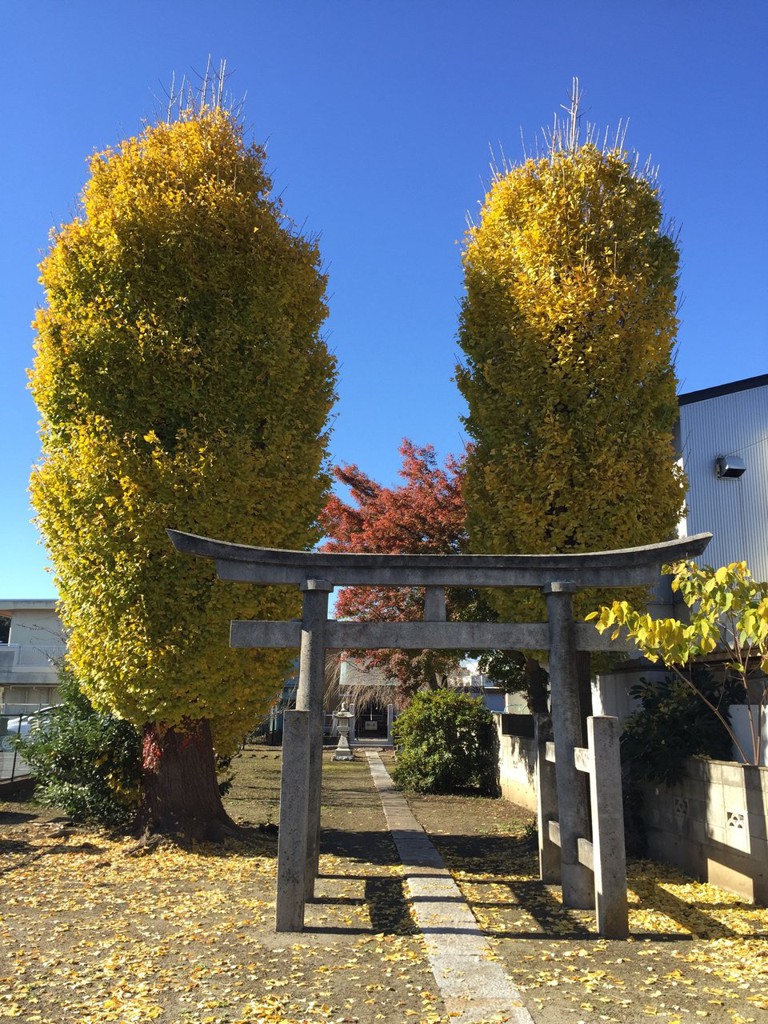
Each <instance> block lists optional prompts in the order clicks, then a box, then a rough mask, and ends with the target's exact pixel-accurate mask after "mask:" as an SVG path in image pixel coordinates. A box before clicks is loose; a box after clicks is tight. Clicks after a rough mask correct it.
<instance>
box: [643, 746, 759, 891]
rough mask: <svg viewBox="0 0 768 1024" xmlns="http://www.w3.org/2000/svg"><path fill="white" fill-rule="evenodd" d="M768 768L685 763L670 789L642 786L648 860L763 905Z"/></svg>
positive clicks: (733, 764) (695, 759)
mask: <svg viewBox="0 0 768 1024" xmlns="http://www.w3.org/2000/svg"><path fill="white" fill-rule="evenodd" d="M767 816H768V768H762V767H754V766H752V765H742V764H737V763H735V762H732V761H705V760H700V759H698V758H692V759H690V760H689V761H687V762H686V765H685V775H684V776H683V778H682V779H681V780H680V782H679V783H677V784H676V785H674V786H666V785H655V784H652V783H646V784H645V785H644V787H643V820H644V822H645V827H646V832H647V836H648V855H649V856H650V857H652V858H653V859H654V860H660V861H664V862H665V863H667V864H674V865H676V866H677V867H680V868H682V869H683V870H684V871H686V872H687V873H688V874H690V875H693V876H694V877H695V878H699V879H701V880H702V881H705V882H711V883H712V884H713V885H719V886H721V887H722V888H723V889H728V890H729V891H730V892H735V893H737V894H738V895H739V896H743V897H745V898H746V899H748V900H751V901H752V902H754V903H759V904H761V905H768V837H767V836H766V817H767Z"/></svg>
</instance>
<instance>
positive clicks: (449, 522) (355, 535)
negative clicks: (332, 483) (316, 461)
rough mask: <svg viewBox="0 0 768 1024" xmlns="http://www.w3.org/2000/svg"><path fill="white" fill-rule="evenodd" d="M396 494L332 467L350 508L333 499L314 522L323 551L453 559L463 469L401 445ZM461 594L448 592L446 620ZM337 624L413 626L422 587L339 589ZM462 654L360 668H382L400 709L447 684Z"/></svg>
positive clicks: (459, 543)
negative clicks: (349, 621) (343, 621)
mask: <svg viewBox="0 0 768 1024" xmlns="http://www.w3.org/2000/svg"><path fill="white" fill-rule="evenodd" d="M399 451H400V454H401V455H402V458H403V461H402V466H401V468H400V476H401V477H402V479H403V480H404V483H403V484H402V485H401V486H399V487H383V486H382V485H381V484H379V483H377V482H376V481H375V480H373V479H371V477H369V476H368V475H367V474H366V473H364V472H363V471H362V470H361V469H360V468H359V467H358V466H355V465H348V466H336V467H335V468H334V476H335V477H336V479H337V480H338V481H339V482H340V483H342V484H344V485H345V486H346V487H348V488H349V490H350V492H351V497H352V503H347V502H345V501H342V499H341V498H340V497H338V496H333V497H332V498H331V499H330V501H329V502H328V504H327V505H326V506H325V509H324V510H323V513H322V515H321V517H320V522H321V525H322V527H323V530H324V532H325V535H326V536H327V537H328V538H329V539H328V541H327V543H326V544H325V545H324V546H323V550H324V551H355V552H361V551H370V552H386V553H391V554H397V553H402V554H427V553H432V554H457V553H459V552H461V551H463V550H464V548H465V543H466V531H465V521H466V509H465V506H464V500H463V498H462V494H461V487H462V481H463V464H462V461H461V460H460V459H456V458H454V457H453V456H450V455H449V456H448V458H447V459H446V461H445V468H441V467H440V466H438V463H437V457H436V455H435V449H434V447H433V446H432V445H424V446H421V447H420V446H418V445H415V444H413V442H411V441H408V440H407V439H406V440H403V443H402V444H401V445H400V449H399ZM467 600H468V598H467V595H466V593H463V592H461V591H455V590H451V589H449V590H448V591H447V594H446V603H447V611H448V617H449V618H462V617H464V616H463V615H462V608H463V607H464V606H465V605H466V602H467ZM336 614H337V616H338V618H346V619H357V620H359V621H364V622H373V621H375V622H413V621H417V620H419V619H422V618H423V616H424V589H423V588H422V587H410V588H406V587H345V588H344V589H343V590H342V591H341V592H340V594H339V596H338V599H337V603H336ZM462 653H463V652H460V651H455V652H454V651H391V650H387V651H366V652H364V653H362V652H361V653H359V654H358V655H357V656H358V657H359V658H360V660H361V661H362V662H363V664H364V666H365V667H366V668H379V669H382V670H383V671H384V673H385V675H386V676H387V677H388V678H389V679H393V680H395V681H396V682H397V684H398V688H397V689H398V703H402V702H403V701H404V700H405V699H407V698H408V696H409V695H410V694H412V693H413V692H415V691H416V690H418V689H420V688H422V687H427V688H429V689H438V688H439V687H441V686H445V685H447V682H448V676H449V674H450V672H451V671H452V670H453V669H455V668H457V666H458V664H459V661H460V658H461V654H462Z"/></svg>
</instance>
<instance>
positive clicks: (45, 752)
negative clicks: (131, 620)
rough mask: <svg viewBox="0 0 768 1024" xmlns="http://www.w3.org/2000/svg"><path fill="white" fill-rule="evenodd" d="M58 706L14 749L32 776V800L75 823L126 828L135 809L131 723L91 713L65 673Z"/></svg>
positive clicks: (136, 772)
mask: <svg viewBox="0 0 768 1024" xmlns="http://www.w3.org/2000/svg"><path fill="white" fill-rule="evenodd" d="M59 695H60V697H61V700H62V703H61V704H60V705H59V706H58V707H57V709H56V710H55V711H54V712H53V713H52V714H51V715H50V717H49V718H48V719H47V720H46V721H45V723H44V724H43V721H42V720H41V724H40V726H39V727H38V728H36V729H33V731H32V732H31V733H30V735H29V736H28V737H27V738H26V739H24V740H21V741H20V742H19V744H18V749H19V753H20V754H21V755H22V757H23V758H24V760H25V761H26V762H27V763H28V764H29V765H30V767H31V768H32V769H33V771H34V774H35V776H36V782H37V785H36V788H35V799H36V800H38V801H39V802H40V803H41V804H43V805H45V806H47V807H60V808H61V809H62V810H63V811H65V812H66V813H67V814H68V815H69V816H70V817H71V818H72V819H73V820H74V821H79V822H95V823H98V824H101V825H110V826H125V825H128V824H130V823H131V822H132V821H133V819H134V818H135V816H136V811H137V809H138V805H139V797H140V791H139V779H140V766H141V737H140V736H139V734H138V733H137V731H136V730H135V729H134V728H133V726H132V725H130V723H128V722H125V721H123V720H122V719H119V718H116V717H115V716H114V715H109V714H100V713H99V712H97V711H95V710H94V708H93V705H92V704H91V702H90V701H89V700H88V698H87V697H85V696H84V694H83V693H82V692H81V691H80V688H79V686H78V684H77V680H76V679H75V678H74V676H73V675H72V674H71V673H70V672H67V671H63V672H62V673H61V675H60V678H59Z"/></svg>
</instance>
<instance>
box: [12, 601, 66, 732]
mask: <svg viewBox="0 0 768 1024" xmlns="http://www.w3.org/2000/svg"><path fill="white" fill-rule="evenodd" d="M56 604H57V602H56V601H55V600H52V599H51V600H40V601H34V600H15V601H14V600H8V599H6V600H0V617H1V618H4V619H8V620H10V630H9V631H8V638H7V641H6V642H5V643H0V710H1V711H2V712H3V713H5V714H18V713H19V712H27V711H34V710H37V709H38V708H41V707H46V706H47V705H49V704H55V703H56V702H57V696H56V694H57V684H58V665H60V664H61V661H62V660H63V658H64V653H65V650H66V644H65V640H64V631H63V628H62V625H61V620H60V619H59V617H58V615H57V614H56Z"/></svg>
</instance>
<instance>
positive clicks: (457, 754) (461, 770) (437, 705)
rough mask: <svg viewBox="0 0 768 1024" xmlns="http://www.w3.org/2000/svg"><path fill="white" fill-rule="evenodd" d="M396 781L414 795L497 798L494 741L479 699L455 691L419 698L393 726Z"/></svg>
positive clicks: (488, 717)
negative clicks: (461, 794)
mask: <svg viewBox="0 0 768 1024" xmlns="http://www.w3.org/2000/svg"><path fill="white" fill-rule="evenodd" d="M393 734H394V738H395V742H396V743H397V744H398V746H400V747H401V749H400V750H399V752H398V756H397V763H396V765H395V770H394V779H395V782H396V783H397V785H398V786H402V787H403V788H404V789H413V790H415V791H416V792H418V793H457V792H463V791H466V790H469V789H475V790H479V791H480V792H481V793H486V794H491V795H494V796H495V795H497V794H498V777H497V773H498V756H497V750H498V741H497V738H496V730H495V728H494V723H493V716H492V715H491V713H490V711H489V710H488V709H487V708H486V707H485V706H484V705H483V703H482V702H481V701H480V700H476V699H473V698H472V697H467V696H466V695H464V694H461V693H456V692H455V691H454V690H430V691H425V692H420V693H417V694H416V695H415V696H414V698H413V700H412V701H411V703H410V704H409V705H408V707H407V708H406V709H405V711H404V712H403V713H402V714H401V715H400V716H399V718H398V719H397V721H396V722H395V724H394V729H393Z"/></svg>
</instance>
